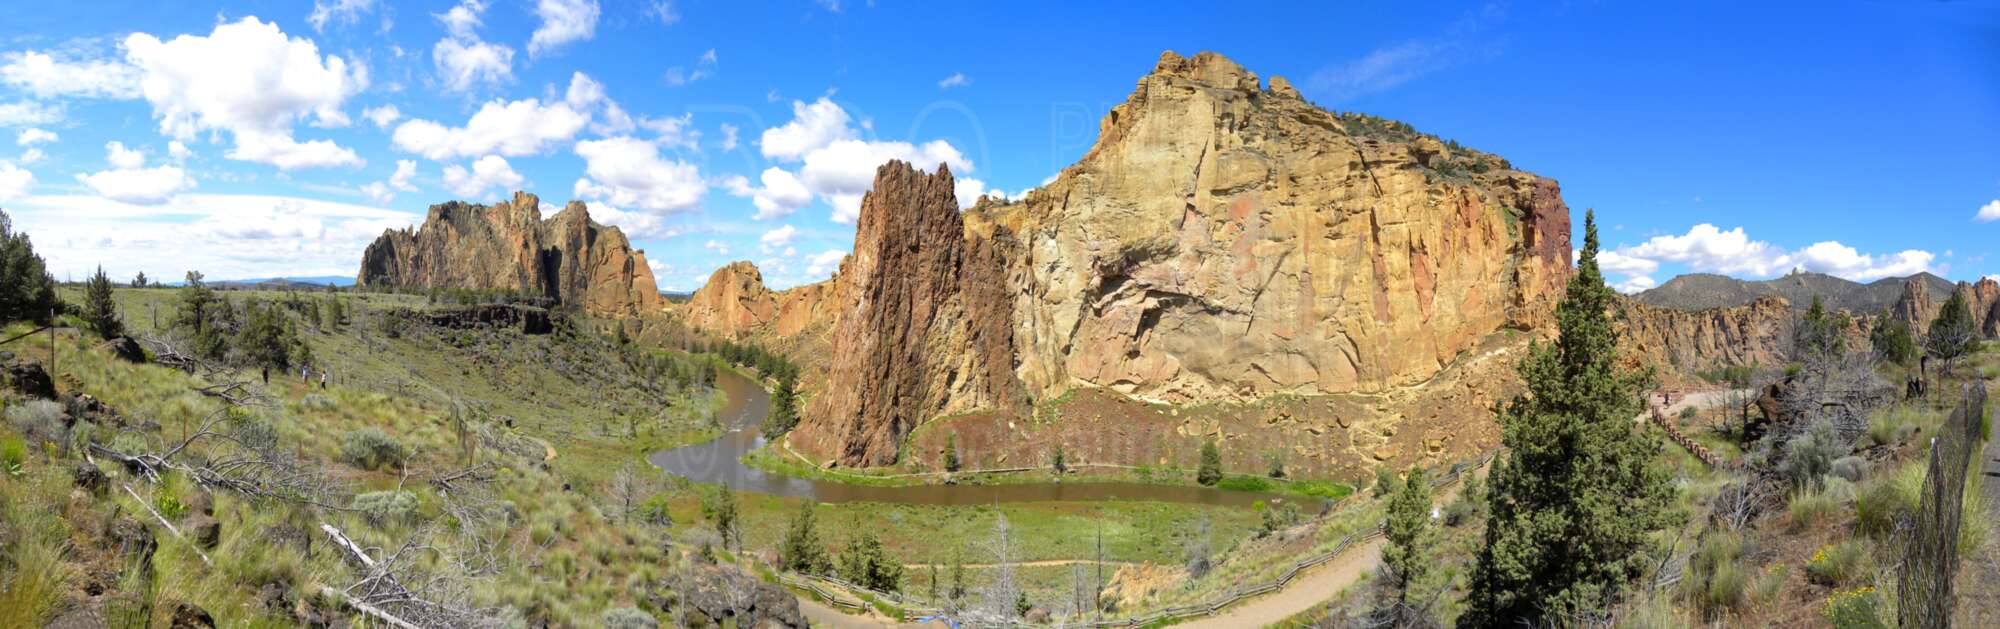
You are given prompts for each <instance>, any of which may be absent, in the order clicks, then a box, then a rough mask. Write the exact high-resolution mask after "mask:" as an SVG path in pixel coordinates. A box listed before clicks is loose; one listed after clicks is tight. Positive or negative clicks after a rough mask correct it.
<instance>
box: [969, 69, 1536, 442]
mask: <svg viewBox="0 0 2000 629" xmlns="http://www.w3.org/2000/svg"><path fill="white" fill-rule="evenodd" d="M1406 129H1407V127H1399V126H1398V125H1396V124H1395V123H1390V122H1388V121H1382V120H1379V119H1370V118H1362V117H1343V116H1335V115H1334V114H1332V113H1329V112H1327V111H1325V110H1322V109H1319V108H1318V107H1316V106H1313V105H1311V104H1309V103H1306V102H1305V101H1303V100H1301V99H1300V98H1299V96H1298V93H1297V92H1296V91H1295V90H1293V89H1292V88H1291V86H1290V85H1289V84H1288V83H1287V82H1286V81H1285V80H1284V79H1282V78H1273V79H1272V80H1271V84H1270V89H1263V88H1262V87H1261V86H1260V83H1259V80H1258V78H1257V76H1256V75H1255V74H1252V73H1250V72H1248V71H1246V70H1244V69H1243V68H1242V67H1240V66H1238V65H1236V64H1235V63H1233V62H1231V61H1229V60H1228V59H1225V58H1222V57H1220V56H1217V55H1214V54H1212V53H1203V54H1200V55H1196V56H1194V57H1193V58H1182V57H1180V56H1178V55H1175V54H1173V53H1166V54H1165V55H1163V56H1162V57H1161V58H1160V61H1159V63H1158V65H1157V66H1156V67H1155V69H1154V71H1153V73H1152V74H1150V75H1148V76H1146V77H1145V78H1143V79H1141V80H1140V81H1139V84H1138V87H1137V89H1136V90H1135V91H1134V92H1133V93H1132V95H1131V97H1130V98H1128V99H1127V101H1126V102H1125V103H1124V104H1121V105H1118V106H1117V107H1114V108H1113V109H1112V111H1111V113H1110V115H1109V116H1107V117H1106V118H1105V119H1104V121H1103V124H1102V129H1101V131H1100V134H1099V139H1098V143H1097V145H1096V146H1095V147H1094V148H1092V149H1091V151H1090V152H1089V153H1088V154H1087V155H1085V157H1084V158H1083V160H1082V161H1080V162H1079V163H1077V164H1076V165H1074V166H1072V167H1070V168H1068V169H1066V170H1064V171H1063V173H1062V174H1061V175H1060V176H1058V177H1057V179H1056V180H1055V181H1054V182H1053V183H1051V184H1049V185H1048V186H1046V187H1044V188H1042V189H1040V190H1037V191H1035V192H1034V193H1032V194H1030V195H1029V196H1028V198H1027V200H1026V202H1025V203H1022V204H1015V205H1012V206H998V207H984V206H983V211H977V212H974V214H975V215H976V216H974V217H972V218H969V219H968V220H971V221H973V222H975V223H983V224H991V225H992V226H993V227H994V228H997V229H998V230H999V231H1003V232H1012V233H1014V234H1018V236H1017V238H1018V240H1019V241H1021V242H1022V243H1023V245H1022V247H1021V252H1020V256H1019V257H1017V258H1016V259H1014V260H1012V262H1013V265H1012V266H1011V267H1010V272H1011V274H1012V276H1013V277H1014V278H1015V279H1017V280H1018V283H1019V289H1018V291H1016V294H1017V295H1018V296H1019V298H1018V300H1017V301H1016V303H1015V304H1014V311H1015V322H1014V323H1015V338H1016V346H1017V350H1018V351H1019V359H1020V361H1021V364H1020V366H1019V369H1018V373H1019V375H1020V377H1021V379H1022V380H1023V381H1024V382H1025V383H1026V384H1027V386H1028V387H1029V388H1030V389H1031V390H1032V391H1035V392H1036V393H1038V394H1040V395H1050V394H1054V393H1056V392H1059V391H1061V390H1063V389H1066V388H1068V387H1070V386H1073V385H1074V384H1076V383H1079V382H1081V383H1088V384H1093V385H1101V386H1106V387H1110V388H1113V389H1116V390H1118V391H1121V392H1124V393H1127V394H1130V395H1135V396H1139V397H1143V398H1149V399H1157V400H1164V401H1170V402H1192V401H1202V400H1217V399H1249V398H1256V397H1261V396H1265V395H1269V394H1274V393H1304V394H1314V393H1347V392H1379V391H1385V390H1389V389H1392V388H1395V387H1400V386H1405V385H1412V384H1416V383H1420V382H1423V381H1425V380H1427V379H1428V378H1430V377H1431V376H1433V375H1435V374H1437V373H1438V372H1439V371H1440V370H1443V369H1445V368H1446V367H1447V366H1449V365H1450V364H1451V362H1452V360H1453V358H1454V357H1455V356H1457V355H1458V354H1459V353H1460V352H1462V351H1465V350H1467V349H1468V348H1470V347H1472V346H1473V345H1474V344H1475V343H1476V342H1477V341H1478V340H1480V339H1481V338H1482V337H1484V336H1486V335H1488V334H1491V333H1493V332H1495V331H1497V330H1499V329H1501V328H1502V327H1506V326H1509V325H1513V326H1526V325H1528V324H1529V323H1530V322H1533V321H1536V320H1539V319H1540V318H1541V317H1543V316H1544V315H1545V314H1546V313H1547V312H1548V310H1549V308H1550V307H1551V306H1552V304H1553V303H1554V302H1555V299H1553V297H1554V296H1555V295H1557V294H1558V293H1559V292H1560V290H1561V286H1562V282H1563V281H1564V280H1565V279H1566V277H1567V274H1568V270H1569V256H1570V246H1569V232H1570V222H1569V210H1568V208H1567V207H1566V206H1565V205H1564V204H1563V202H1562V197H1561V194H1560V191H1559V189H1558V187H1557V185H1556V183H1555V182H1554V181H1552V180H1549V179H1544V178H1541V177H1537V176H1534V175H1531V174H1528V173H1524V172H1520V171H1516V170H1512V169H1511V168H1510V167H1509V166H1508V165H1507V163H1506V162H1505V161H1504V160H1501V159H1499V158H1497V157H1493V156H1490V155H1485V154H1480V153H1476V152H1473V151H1469V150H1464V149H1459V148H1454V147H1448V146H1446V145H1445V144H1443V143H1440V142H1438V141H1437V140H1435V139H1433V138H1429V137H1424V136H1417V135H1415V134H1413V133H1410V132H1408V131H1407V130H1406ZM977 231H981V232H988V231H993V230H992V229H988V228H985V227H983V226H982V227H980V228H979V229H978V230H977Z"/></svg>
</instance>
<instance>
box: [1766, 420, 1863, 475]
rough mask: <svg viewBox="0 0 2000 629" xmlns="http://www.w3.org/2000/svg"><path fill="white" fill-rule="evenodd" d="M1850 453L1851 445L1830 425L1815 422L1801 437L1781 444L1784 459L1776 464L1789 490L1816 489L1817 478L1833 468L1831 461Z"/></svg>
mask: <svg viewBox="0 0 2000 629" xmlns="http://www.w3.org/2000/svg"><path fill="white" fill-rule="evenodd" d="M1851 451H1853V447H1852V444H1849V443H1848V442H1847V441H1846V440H1845V439H1841V438H1840V433H1839V432H1838V431H1836V430H1835V429H1834V427H1833V424H1831V423H1829V422H1823V421H1822V422H1816V423H1814V424H1813V425H1812V427H1810V428H1807V429H1806V432H1805V434H1801V435H1799V436H1796V437H1793V438H1792V440H1791V441H1788V442H1786V443H1785V459H1784V461H1781V462H1779V463H1778V471H1779V472H1781V473H1783V474H1784V475H1785V478H1786V479H1787V480H1790V481H1791V482H1792V487H1793V488H1801V489H1802V488H1809V487H1818V486H1819V483H1820V479H1821V478H1824V477H1825V476H1826V473H1827V472H1828V471H1831V470H1832V469H1833V461H1834V460H1835V459H1838V458H1840V457H1843V456H1847V453H1848V452H1851Z"/></svg>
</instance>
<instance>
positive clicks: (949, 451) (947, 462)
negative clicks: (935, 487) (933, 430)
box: [944, 435, 959, 472]
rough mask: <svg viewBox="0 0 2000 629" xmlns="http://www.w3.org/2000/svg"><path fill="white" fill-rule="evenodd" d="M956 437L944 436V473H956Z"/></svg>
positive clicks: (957, 463)
mask: <svg viewBox="0 0 2000 629" xmlns="http://www.w3.org/2000/svg"><path fill="white" fill-rule="evenodd" d="M958 465H959V462H958V435H945V436H944V471H947V472H956V471H958Z"/></svg>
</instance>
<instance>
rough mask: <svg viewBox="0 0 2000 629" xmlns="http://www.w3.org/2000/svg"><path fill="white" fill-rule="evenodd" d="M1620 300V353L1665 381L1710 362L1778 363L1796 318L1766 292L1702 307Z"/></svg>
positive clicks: (1788, 346)
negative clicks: (1735, 302)
mask: <svg viewBox="0 0 2000 629" xmlns="http://www.w3.org/2000/svg"><path fill="white" fill-rule="evenodd" d="M1621 303H1622V308H1623V311H1622V312H1621V313H1620V314H1619V321H1620V322H1621V324H1622V325H1623V328H1624V330H1623V332H1624V336H1623V337H1622V340H1623V342H1624V348H1625V349H1626V352H1627V353H1626V354H1625V357H1626V358H1627V359H1630V360H1631V361H1633V362H1634V363H1635V364H1638V365H1648V366H1652V367H1654V368H1655V369H1657V370H1659V371H1660V373H1659V375H1660V376H1662V377H1664V378H1667V379H1669V380H1672V379H1674V376H1676V375H1687V374H1692V373H1695V372H1698V371H1702V370H1706V369H1711V368H1715V367H1724V366H1733V365H1764V366H1772V365H1781V364H1784V363H1785V361H1786V360H1787V355H1788V354H1789V352H1790V351H1791V347H1792V329H1793V327H1794V326H1795V325H1796V324H1797V323H1798V317H1797V316H1796V315H1795V314H1794V313H1793V312H1792V306H1791V304H1790V303H1789V302H1787V301H1785V300H1784V298H1781V297H1772V296H1769V295H1766V296H1760V297H1757V298H1756V299H1754V300H1752V301H1750V302H1749V303H1746V304H1741V305H1735V306H1727V307H1721V308H1707V309H1702V310H1682V309H1678V308H1663V307H1659V306H1653V305H1650V304H1647V303H1645V302H1643V301H1640V300H1637V299H1625V300H1622V302H1621ZM1861 338H1864V339H1865V338H1866V337H1865V336H1862V337H1861Z"/></svg>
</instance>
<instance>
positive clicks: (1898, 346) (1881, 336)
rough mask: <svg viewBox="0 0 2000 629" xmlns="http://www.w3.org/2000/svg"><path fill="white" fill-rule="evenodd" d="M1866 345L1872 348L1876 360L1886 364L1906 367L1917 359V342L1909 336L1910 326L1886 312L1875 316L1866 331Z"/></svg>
mask: <svg viewBox="0 0 2000 629" xmlns="http://www.w3.org/2000/svg"><path fill="white" fill-rule="evenodd" d="M1868 344H1869V345H1871V346H1873V348H1874V350H1875V356H1876V357H1877V358H1881V359H1882V360H1885V361H1888V362H1892V363H1896V364H1898V365H1903V366H1905V367H1907V366H1909V365H1910V362H1911V361H1914V360H1916V359H1917V342H1916V338H1915V337H1914V336H1912V335H1911V334H1910V324H1909V323H1906V322H1904V321H1902V320H1900V319H1895V318H1892V317H1890V316H1889V313H1888V312H1883V313H1882V314H1879V315H1876V316H1875V325H1873V326H1871V329H1869V331H1868Z"/></svg>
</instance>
